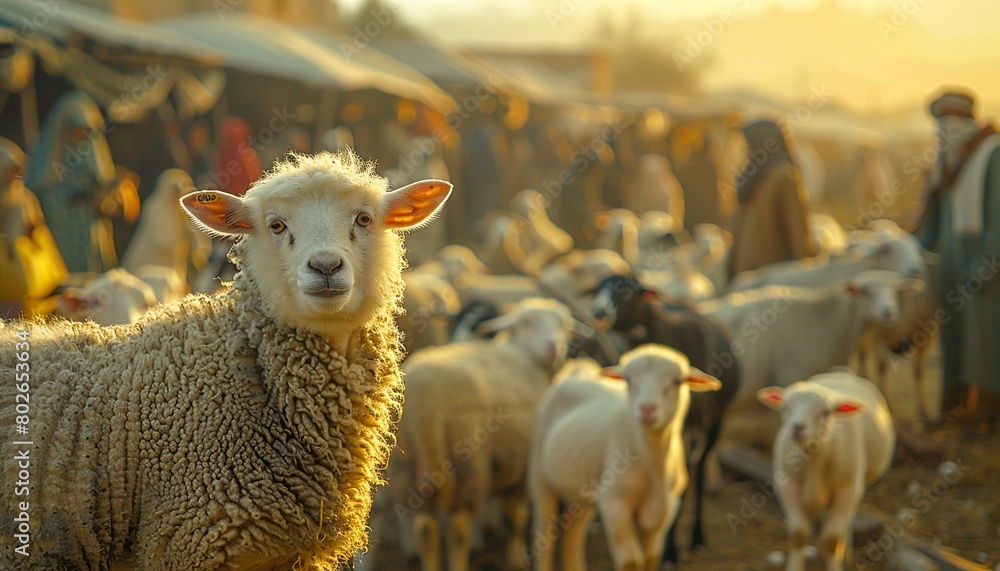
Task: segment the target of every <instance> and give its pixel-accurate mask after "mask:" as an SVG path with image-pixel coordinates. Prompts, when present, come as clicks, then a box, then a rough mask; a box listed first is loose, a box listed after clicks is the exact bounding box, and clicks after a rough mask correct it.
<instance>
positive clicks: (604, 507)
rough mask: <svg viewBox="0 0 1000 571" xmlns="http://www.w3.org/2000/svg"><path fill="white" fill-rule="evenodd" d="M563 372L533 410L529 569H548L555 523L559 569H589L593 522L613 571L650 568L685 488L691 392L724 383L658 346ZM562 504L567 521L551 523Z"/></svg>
mask: <svg viewBox="0 0 1000 571" xmlns="http://www.w3.org/2000/svg"><path fill="white" fill-rule="evenodd" d="M567 368H568V370H567V371H565V372H561V373H560V376H559V378H558V379H557V381H556V384H555V386H554V387H553V388H552V390H551V391H550V392H549V393H548V394H546V396H545V398H543V399H542V402H541V404H540V405H539V409H538V420H537V428H536V431H535V436H534V438H533V440H532V444H531V456H530V459H529V463H528V487H529V491H530V494H531V499H532V504H533V506H534V522H535V533H534V542H533V546H532V547H533V549H534V551H535V552H536V555H537V559H536V566H535V569H536V570H538V571H549V570H551V569H552V558H553V554H552V550H551V546H552V545H551V544H552V541H553V538H554V535H555V532H556V531H557V530H558V529H559V527H563V526H560V524H562V523H566V525H565V526H564V527H563V529H561V532H562V538H561V541H562V545H561V551H560V554H561V560H562V563H563V566H564V568H566V569H576V570H582V569H586V565H585V551H584V547H585V539H586V532H587V526H588V525H589V523H590V522H591V520H593V518H594V515H595V514H597V513H600V516H601V523H602V524H603V526H604V529H605V534H606V536H607V541H608V546H609V547H610V550H611V556H612V560H613V561H614V568H615V569H616V570H618V571H621V570H625V569H629V570H639V569H647V570H652V569H657V568H658V567H659V564H660V559H661V557H662V554H663V545H664V538H665V535H666V531H667V528H668V527H669V526H670V525H671V524H672V523H673V521H674V519H675V518H676V517H677V511H678V508H679V507H680V498H681V496H682V495H683V493H684V490H685V488H686V487H687V466H686V464H685V459H684V445H683V442H682V441H681V426H682V425H683V423H684V415H685V414H686V413H687V409H688V405H689V402H690V399H691V396H690V391H696V392H703V391H711V390H717V389H718V388H719V387H720V386H721V383H720V382H719V381H718V380H717V379H715V378H714V377H711V376H709V375H707V374H705V373H702V372H701V371H699V370H698V369H696V368H694V367H692V366H690V364H689V363H688V360H687V358H686V357H684V355H682V354H681V353H678V352H677V351H674V350H673V349H669V348H667V347H663V346H661V345H643V346H641V347H638V348H636V349H634V350H632V351H630V352H628V353H626V354H625V355H624V356H622V360H621V363H620V364H619V365H617V366H615V367H610V368H607V369H604V370H603V371H602V370H601V369H600V368H598V366H597V365H596V363H593V362H589V363H587V362H585V363H583V364H575V365H571V366H568V367H567ZM601 375H603V376H606V377H612V378H615V379H624V380H625V382H620V381H619V382H610V381H606V380H601V378H600V377H601ZM560 500H562V501H564V502H566V503H567V504H568V506H567V515H568V517H567V518H557V516H558V508H559V501H560Z"/></svg>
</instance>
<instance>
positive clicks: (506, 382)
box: [373, 298, 572, 571]
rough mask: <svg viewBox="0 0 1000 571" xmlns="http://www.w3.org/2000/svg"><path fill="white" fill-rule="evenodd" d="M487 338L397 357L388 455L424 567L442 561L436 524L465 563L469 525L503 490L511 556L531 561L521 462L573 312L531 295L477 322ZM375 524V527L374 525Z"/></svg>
mask: <svg viewBox="0 0 1000 571" xmlns="http://www.w3.org/2000/svg"><path fill="white" fill-rule="evenodd" d="M483 327H484V328H487V329H492V330H497V331H501V332H502V333H501V334H500V335H498V336H497V338H496V339H494V340H491V341H481V340H477V341H469V342H465V343H453V344H451V345H445V346H443V347H430V348H427V349H424V350H422V351H418V352H416V353H414V354H413V355H411V356H410V357H409V359H407V361H406V363H404V365H403V371H404V372H405V374H406V406H405V408H404V412H403V416H402V419H401V420H400V423H399V435H398V437H399V448H400V450H401V452H402V453H401V454H397V455H393V458H392V463H391V465H390V468H389V470H390V474H391V475H390V481H393V482H394V484H393V488H399V487H402V488H406V487H409V489H410V490H411V492H410V494H409V496H408V497H407V498H399V499H398V503H397V504H396V505H397V506H399V507H400V508H401V509H403V510H404V511H403V512H402V513H397V514H396V515H399V516H400V519H401V520H406V523H408V524H409V525H410V527H411V528H412V533H413V537H414V540H415V543H416V545H417V551H418V553H419V555H420V559H421V564H422V568H423V569H424V570H425V571H433V570H437V569H441V546H440V540H441V535H442V532H441V522H442V521H443V522H444V530H445V531H444V535H445V539H446V544H447V547H448V554H447V558H448V569H450V570H451V571H460V570H462V569H467V568H468V565H469V549H470V535H471V529H470V528H471V523H472V519H473V516H474V515H476V514H477V513H479V512H481V511H482V510H483V507H484V505H485V503H486V502H487V500H488V499H489V498H490V497H491V496H496V495H500V496H502V499H503V504H504V512H505V515H506V517H507V519H508V522H509V531H510V534H509V536H508V537H509V540H508V546H507V559H508V563H509V564H510V566H511V567H513V568H518V569H524V568H526V567H527V560H526V559H525V547H524V546H525V536H526V532H527V530H526V526H527V519H528V507H527V504H526V492H525V489H524V477H525V470H526V465H527V461H528V446H529V443H530V439H531V433H532V429H533V427H534V411H535V405H536V404H537V402H538V400H539V399H540V398H541V396H542V394H543V393H544V391H545V389H546V388H547V387H548V385H549V381H550V380H551V378H552V375H553V374H554V373H555V371H556V370H557V369H558V367H559V366H560V365H561V362H562V361H563V359H564V358H565V355H566V350H567V346H568V343H569V335H570V331H571V329H572V319H571V317H570V314H569V311H568V310H567V309H566V308H565V307H564V306H562V305H561V304H559V303H558V302H556V301H553V300H548V299H540V298H529V299H526V300H524V301H522V302H520V303H519V304H517V305H516V306H515V308H514V309H513V310H512V311H511V312H509V313H506V314H504V315H501V316H500V317H498V318H496V319H494V320H492V321H489V322H487V323H485V324H484V325H483ZM373 527H379V526H373Z"/></svg>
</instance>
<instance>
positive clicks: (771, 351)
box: [697, 270, 924, 412]
mask: <svg viewBox="0 0 1000 571" xmlns="http://www.w3.org/2000/svg"><path fill="white" fill-rule="evenodd" d="M923 287H924V282H922V281H921V280H918V279H914V278H907V277H905V276H903V275H901V274H899V273H898V272H890V271H884V270H869V271H866V272H862V273H860V274H858V275H857V276H856V277H854V278H851V279H848V280H844V281H842V282H840V283H835V284H833V285H832V286H827V287H826V288H822V289H807V288H795V287H789V286H769V287H766V288H761V289H759V290H750V291H746V292H739V293H733V294H729V295H728V296H726V297H722V298H719V299H715V300H712V301H708V302H702V303H700V304H697V309H698V311H699V313H701V314H703V315H706V316H709V317H711V318H713V319H715V320H717V321H719V322H720V323H722V324H723V325H724V326H725V328H726V329H727V330H728V332H729V334H730V335H731V336H732V338H733V343H732V346H731V348H730V350H729V351H727V352H726V353H724V354H722V355H721V356H719V357H716V358H717V359H718V360H719V361H720V362H722V361H725V360H729V359H733V358H734V357H735V359H736V360H737V361H738V362H739V363H740V370H741V373H742V379H741V382H740V388H739V391H738V392H737V394H736V397H735V398H734V399H733V403H732V404H731V405H730V412H736V411H738V410H740V409H741V408H744V407H746V406H747V405H749V404H752V403H753V401H754V394H755V393H756V392H757V391H758V390H759V389H761V388H764V387H765V386H768V385H770V384H776V385H778V386H788V385H790V384H791V383H793V382H795V381H796V380H798V379H804V378H807V377H809V376H811V375H815V374H817V373H820V372H823V371H826V370H828V369H830V368H831V367H835V366H838V365H840V366H846V365H847V364H848V362H849V361H850V357H851V353H852V352H853V351H854V348H855V347H856V346H857V344H858V342H859V341H860V340H861V337H862V335H863V334H864V333H865V331H866V330H867V329H868V328H869V326H870V325H872V324H881V325H886V324H891V323H895V322H896V321H897V320H898V319H899V295H900V294H902V293H907V292H911V291H918V290H921V289H923ZM789 348H795V350H794V351H790V350H789ZM709 370H711V369H709Z"/></svg>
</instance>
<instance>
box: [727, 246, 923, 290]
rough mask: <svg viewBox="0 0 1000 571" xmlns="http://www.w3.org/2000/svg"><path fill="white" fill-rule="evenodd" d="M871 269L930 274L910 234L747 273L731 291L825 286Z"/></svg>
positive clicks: (920, 275)
mask: <svg viewBox="0 0 1000 571" xmlns="http://www.w3.org/2000/svg"><path fill="white" fill-rule="evenodd" d="M867 270H890V271H895V272H899V273H901V274H904V275H906V276H909V277H914V278H922V277H924V275H925V274H926V265H925V263H924V255H923V248H921V246H920V243H919V242H918V241H917V239H916V238H915V237H914V236H912V235H910V234H905V235H902V234H900V235H895V234H894V235H886V236H884V237H883V241H882V242H881V243H880V244H879V245H878V246H876V247H875V248H873V249H872V250H870V251H853V252H849V253H847V254H844V255H842V256H826V255H820V256H816V257H814V258H806V259H802V260H791V261H788V262H779V263H777V264H771V265H768V266H765V267H763V268H761V269H759V270H754V271H750V272H743V273H741V274H740V275H738V276H736V277H735V278H734V279H733V282H732V283H731V284H730V286H729V288H728V289H729V291H731V292H732V291H744V290H747V289H754V288H759V287H763V286H766V285H790V286H801V287H823V286H826V285H829V284H831V283H836V282H838V281H841V280H844V279H847V278H850V277H852V276H855V275H858V274H859V273H861V272H863V271H867Z"/></svg>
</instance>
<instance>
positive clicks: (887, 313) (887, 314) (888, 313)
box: [882, 309, 895, 319]
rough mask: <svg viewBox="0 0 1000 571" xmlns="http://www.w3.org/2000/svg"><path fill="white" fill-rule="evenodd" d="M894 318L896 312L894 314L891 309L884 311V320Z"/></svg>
mask: <svg viewBox="0 0 1000 571" xmlns="http://www.w3.org/2000/svg"><path fill="white" fill-rule="evenodd" d="M894 316H895V312H893V311H892V310H891V309H884V310H882V319H891V318H893V317H894Z"/></svg>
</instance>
